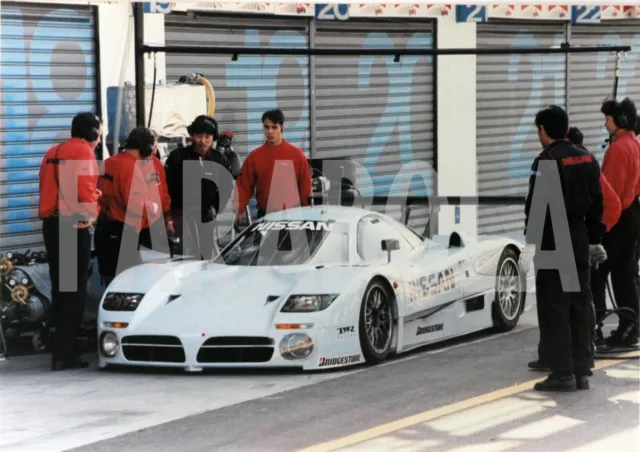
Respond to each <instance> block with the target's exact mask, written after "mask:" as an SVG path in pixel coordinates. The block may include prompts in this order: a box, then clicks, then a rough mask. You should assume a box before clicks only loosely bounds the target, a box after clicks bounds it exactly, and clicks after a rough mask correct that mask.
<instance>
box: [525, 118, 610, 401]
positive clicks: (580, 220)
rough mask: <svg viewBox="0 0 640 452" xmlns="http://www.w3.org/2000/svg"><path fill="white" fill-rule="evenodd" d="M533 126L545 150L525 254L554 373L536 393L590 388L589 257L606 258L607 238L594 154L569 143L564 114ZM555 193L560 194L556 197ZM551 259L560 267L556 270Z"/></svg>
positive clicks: (529, 201)
mask: <svg viewBox="0 0 640 452" xmlns="http://www.w3.org/2000/svg"><path fill="white" fill-rule="evenodd" d="M535 124H536V127H537V129H538V137H539V139H540V142H541V144H542V145H543V151H542V152H541V153H540V154H539V155H538V156H537V157H536V158H535V160H534V162H533V165H532V167H531V175H530V178H529V192H528V193H527V197H526V203H525V236H526V242H527V245H526V248H525V251H524V252H523V255H531V254H533V252H535V256H534V258H533V261H534V267H535V269H536V299H537V308H538V324H539V327H540V342H541V344H540V345H541V347H542V348H544V350H545V351H546V356H547V359H548V360H549V366H550V368H551V374H550V375H549V377H548V378H547V379H546V380H545V381H543V382H540V383H537V384H536V385H535V387H534V389H536V390H538V391H574V390H576V388H577V389H588V388H589V380H588V378H587V376H588V374H589V370H590V369H589V368H590V364H591V359H592V356H591V347H590V345H591V335H590V323H591V322H590V315H589V306H590V301H589V292H588V291H589V276H590V255H591V256H595V255H596V254H598V253H602V252H603V250H602V246H601V245H600V242H601V238H602V235H603V234H604V232H605V225H604V224H603V223H602V213H603V198H602V186H601V185H600V166H599V165H598V162H597V160H596V159H595V157H594V156H593V155H592V154H590V153H589V152H587V151H586V150H584V149H581V148H578V147H576V146H575V145H573V143H571V142H570V141H569V140H568V139H567V132H568V129H569V118H568V116H567V114H566V112H565V111H564V110H563V109H562V108H561V107H558V106H551V107H549V108H546V109H544V110H541V111H540V112H538V114H537V115H536V118H535ZM554 173H555V174H554ZM556 182H557V184H556ZM556 187H557V189H559V190H561V193H558V192H557V191H555V192H553V190H554V189H556ZM545 193H546V194H545ZM541 198H542V199H543V201H541V200H540V199H541ZM538 203H544V204H543V205H536V204H538ZM554 204H555V207H554ZM562 204H564V206H563V208H561V210H560V211H558V210H557V207H558V206H562ZM547 205H548V206H549V209H550V212H549V213H550V215H549V213H547V212H548V211H547ZM536 211H537V212H536ZM554 211H555V212H556V213H555V214H554ZM533 223H537V226H536V225H532V224H533ZM567 225H568V231H567ZM566 233H568V235H567V234H566ZM536 235H537V236H538V237H537V238H536ZM568 243H571V246H568ZM563 247H564V251H563ZM567 247H568V248H567ZM558 250H560V252H558ZM549 255H551V256H553V257H549ZM571 255H573V259H572V258H571V257H572V256H571ZM567 258H568V259H569V260H567ZM553 259H558V260H559V261H563V262H559V263H557V264H554V262H553ZM565 264H566V265H565ZM572 275H575V276H574V277H573V278H572ZM576 276H577V281H576V280H575V279H576ZM563 279H564V281H563ZM572 279H573V284H572V283H571V281H570V280H572ZM568 280H569V281H568ZM565 284H566V285H565Z"/></svg>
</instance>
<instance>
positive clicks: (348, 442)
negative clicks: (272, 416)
mask: <svg viewBox="0 0 640 452" xmlns="http://www.w3.org/2000/svg"><path fill="white" fill-rule="evenodd" d="M638 357H640V352H638V351H633V352H629V353H624V354H621V355H617V358H612V359H606V360H598V361H596V363H595V367H594V368H593V370H599V369H603V368H605V367H609V366H613V365H615V364H619V363H621V362H624V360H625V358H638ZM546 378H547V376H546V375H545V376H544V377H540V378H536V379H535V380H529V381H526V382H524V383H520V384H517V385H515V386H510V387H508V388H502V389H498V390H496V391H493V392H489V393H486V394H481V395H479V396H476V397H472V398H470V399H466V400H462V401H460V402H456V403H452V404H450V405H445V406H443V407H440V408H434V409H432V410H428V411H424V412H422V413H418V414H414V415H413V416H409V417H405V418H403V419H398V420H396V421H392V422H388V423H386V424H382V425H378V426H376V427H372V428H370V429H368V430H363V431H361V432H358V433H354V434H352V435H348V436H344V437H342V438H338V439H335V440H332V441H328V442H326V443H321V444H317V445H315V446H311V447H308V448H306V449H301V450H300V451H298V452H326V451H333V450H336V449H339V448H341V447H347V446H352V445H354V444H357V443H361V442H363V441H367V440H370V439H373V438H377V437H379V436H382V435H386V434H388V433H392V432H396V431H398V430H402V429H403V428H407V427H412V426H414V425H417V424H422V423H424V422H428V421H431V420H433V419H437V418H439V417H442V416H446V415H448V414H453V413H456V412H458V411H463V410H467V409H469V408H473V407H476V406H479V405H483V404H485V403H489V402H493V401H495V400H498V399H502V398H505V397H508V396H512V395H514V394H518V393H520V392H524V391H528V390H530V389H533V386H534V385H535V384H536V383H537V382H539V381H543V380H544V379H546Z"/></svg>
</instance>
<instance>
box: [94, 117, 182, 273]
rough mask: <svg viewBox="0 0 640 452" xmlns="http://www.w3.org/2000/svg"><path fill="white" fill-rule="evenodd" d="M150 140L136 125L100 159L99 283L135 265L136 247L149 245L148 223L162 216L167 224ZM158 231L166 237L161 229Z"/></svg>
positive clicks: (152, 138)
mask: <svg viewBox="0 0 640 452" xmlns="http://www.w3.org/2000/svg"><path fill="white" fill-rule="evenodd" d="M155 142H156V140H155V136H154V134H153V132H152V131H151V130H149V129H147V128H145V127H137V128H135V129H134V130H133V131H131V133H130V134H129V136H128V137H127V140H126V143H125V146H124V150H123V151H122V152H120V153H119V154H116V155H114V156H113V157H110V158H108V159H107V160H106V161H105V165H104V166H105V169H104V174H103V175H102V176H100V180H99V181H98V188H99V189H100V190H102V197H101V198H100V212H101V213H100V218H99V219H98V226H97V228H96V237H95V248H96V254H97V257H98V266H99V268H100V275H101V276H102V280H103V284H109V283H110V282H111V280H112V279H113V278H114V277H115V276H116V275H117V274H118V273H120V272H122V271H124V270H126V269H127V268H130V267H133V266H135V265H138V264H140V263H141V258H140V252H139V246H140V245H143V246H145V247H147V248H151V245H152V243H151V242H152V240H151V233H150V230H149V228H150V227H151V226H153V225H154V224H155V223H156V222H157V221H159V220H161V219H162V218H163V216H164V219H165V221H166V222H167V223H169V222H170V221H171V217H170V215H169V203H168V201H167V199H164V202H162V200H163V198H165V197H163V196H162V195H161V191H162V188H161V187H159V186H158V185H159V184H158V181H159V179H158V174H157V172H156V165H155V164H154V161H153V158H152V154H153V151H154V147H155ZM167 227H170V224H168V225H167ZM162 232H163V235H162V238H163V239H166V230H165V229H164V228H162ZM123 242H124V246H123Z"/></svg>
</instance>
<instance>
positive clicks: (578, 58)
mask: <svg viewBox="0 0 640 452" xmlns="http://www.w3.org/2000/svg"><path fill="white" fill-rule="evenodd" d="M570 39H571V44H572V45H583V46H584V45H630V46H631V52H630V53H629V54H627V57H626V59H622V60H621V63H620V78H619V82H618V95H617V98H618V99H619V100H622V99H624V98H625V96H629V97H630V98H631V100H633V101H634V102H635V103H636V106H637V107H640V24H639V23H638V21H637V20H635V21H633V22H627V21H618V20H615V21H611V23H607V24H593V25H573V26H572V27H571V36H570ZM615 61H616V55H615V53H614V52H601V53H578V54H574V55H570V62H571V65H570V69H569V80H570V83H571V84H570V86H569V112H570V115H571V121H572V122H573V124H574V125H576V126H577V127H578V128H579V129H580V130H581V131H582V133H583V134H584V144H585V146H586V147H587V149H589V150H590V151H591V152H593V153H594V154H595V155H596V156H597V157H598V158H599V160H600V162H602V156H603V155H604V148H603V147H602V146H603V145H604V144H605V141H604V140H605V139H606V138H608V133H607V130H606V129H605V127H604V116H603V115H602V113H600V107H601V105H602V102H603V100H604V99H605V97H612V95H613V85H614V69H615Z"/></svg>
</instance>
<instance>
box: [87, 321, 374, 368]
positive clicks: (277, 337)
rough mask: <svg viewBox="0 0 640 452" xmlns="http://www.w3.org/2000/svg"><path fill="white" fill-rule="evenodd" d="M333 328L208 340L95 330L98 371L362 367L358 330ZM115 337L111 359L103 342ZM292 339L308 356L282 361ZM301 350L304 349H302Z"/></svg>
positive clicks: (199, 335) (192, 335) (197, 336)
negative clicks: (298, 339)
mask: <svg viewBox="0 0 640 452" xmlns="http://www.w3.org/2000/svg"><path fill="white" fill-rule="evenodd" d="M336 331H337V329H336V328H333V327H329V328H325V327H320V326H314V327H313V328H310V329H305V330H277V329H275V328H274V329H273V330H272V331H270V332H269V333H268V334H266V335H262V336H258V335H233V336H231V335H226V336H206V335H204V333H177V334H176V333H175V332H174V333H166V334H164V333H162V334H159V333H158V332H157V331H154V332H152V331H144V330H136V331H128V329H127V328H105V327H102V326H101V327H100V328H99V330H98V348H99V366H100V367H101V368H104V367H107V366H110V365H114V366H116V365H117V366H153V367H172V368H184V369H185V370H189V371H199V370H201V369H204V368H300V369H303V370H314V369H327V368H335V367H344V366H348V365H354V364H361V363H363V362H364V358H363V356H362V354H361V349H360V342H359V339H358V335H357V334H356V332H357V327H355V328H354V331H353V333H352V334H348V335H345V334H344V333H342V334H337V333H336ZM107 332H109V333H112V334H114V335H115V336H116V338H117V342H118V347H117V349H116V350H115V355H114V356H113V357H109V356H106V355H105V353H104V352H103V349H102V336H103V334H106V333H107ZM291 334H304V335H306V336H308V337H309V338H310V340H311V342H312V347H311V351H310V353H309V354H308V356H305V357H304V358H302V359H285V357H283V353H282V352H283V350H284V351H286V347H284V348H283V345H282V344H283V343H287V342H289V343H291V342H290V341H287V339H288V336H289V335H291ZM304 348H305V347H302V349H304Z"/></svg>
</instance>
